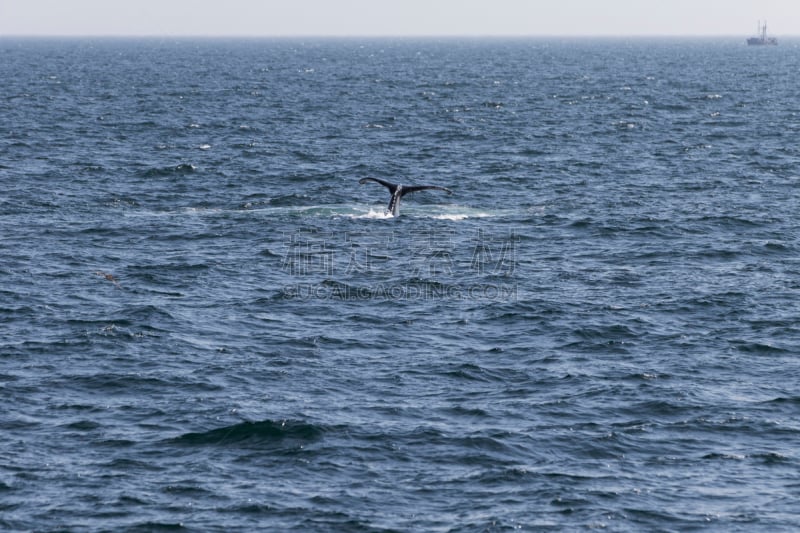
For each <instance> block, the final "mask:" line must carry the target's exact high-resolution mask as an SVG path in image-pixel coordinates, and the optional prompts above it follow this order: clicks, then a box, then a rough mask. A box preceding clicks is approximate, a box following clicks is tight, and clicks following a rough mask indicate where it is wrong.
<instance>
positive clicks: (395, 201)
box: [358, 178, 453, 216]
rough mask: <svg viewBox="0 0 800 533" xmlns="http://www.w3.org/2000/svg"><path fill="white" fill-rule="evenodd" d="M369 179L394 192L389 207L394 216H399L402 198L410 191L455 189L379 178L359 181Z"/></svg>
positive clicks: (361, 182) (363, 180) (362, 183)
mask: <svg viewBox="0 0 800 533" xmlns="http://www.w3.org/2000/svg"><path fill="white" fill-rule="evenodd" d="M368 181H374V182H375V183H380V184H381V185H383V186H384V187H386V188H387V189H389V192H390V193H392V197H391V198H390V199H389V207H388V208H387V209H388V210H389V212H390V213H391V214H392V215H393V216H398V215H399V214H400V198H402V197H403V196H405V195H406V194H408V193H412V192H417V191H424V190H427V189H436V190H439V191H445V192H446V193H447V194H453V191H451V190H450V189H448V188H446V187H439V186H438V185H397V184H394V183H389V182H388V181H384V180H381V179H378V178H361V179H360V180H358V183H360V184H361V185H364V184H365V183H366V182H368Z"/></svg>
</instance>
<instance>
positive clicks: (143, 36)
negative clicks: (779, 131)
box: [0, 33, 798, 39]
mask: <svg viewBox="0 0 800 533" xmlns="http://www.w3.org/2000/svg"><path fill="white" fill-rule="evenodd" d="M748 37H751V35H749V34H748V35H744V34H728V33H724V34H723V33H713V34H700V33H685V34H677V33H630V34H611V33H596V34H591V33H586V34H577V33H575V34H569V33H566V34H558V33H552V34H545V33H537V34H526V33H519V34H511V33H508V34H505V33H496V34H493V33H463V34H461V33H458V34H457V33H441V34H436V33H431V34H408V33H397V34H369V33H364V34H323V33H319V34H314V33H308V34H305V33H297V34H288V33H287V34H236V33H232V34H227V33H218V34H217V33H214V34H169V33H122V34H103V33H10V34H2V35H0V39H7V38H20V39H37V38H42V39H70V38H75V39H90V38H98V39H117V38H119V39H158V38H163V39H449V38H454V39H646V38H655V39H682V38H683V39H686V38H688V39H747V38H748ZM776 37H781V38H787V37H788V38H793V37H798V35H797V34H786V35H777V36H776Z"/></svg>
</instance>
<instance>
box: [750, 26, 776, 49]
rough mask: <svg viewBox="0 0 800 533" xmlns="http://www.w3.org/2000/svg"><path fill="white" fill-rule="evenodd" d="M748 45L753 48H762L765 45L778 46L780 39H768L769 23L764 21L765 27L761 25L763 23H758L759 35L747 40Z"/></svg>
mask: <svg viewBox="0 0 800 533" xmlns="http://www.w3.org/2000/svg"><path fill="white" fill-rule="evenodd" d="M747 44H749V45H752V46H762V45H765V44H771V45H776V44H778V39H776V38H775V37H767V21H766V20H765V21H764V25H763V26H762V25H761V21H760V20H759V21H758V33H757V34H756V37H750V38H749V39H747Z"/></svg>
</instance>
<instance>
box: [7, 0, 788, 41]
mask: <svg viewBox="0 0 800 533" xmlns="http://www.w3.org/2000/svg"><path fill="white" fill-rule="evenodd" d="M760 19H767V20H768V22H769V33H770V34H772V35H775V36H781V35H800V0H0V36H2V35H168V36H180V35H209V36H237V35H241V36H245V35H246V36H285V35H297V36H301V35H326V36H331V35H336V36H350V35H352V36H357V35H378V36H379V35H386V36H393V35H732V36H748V35H750V34H752V33H755V31H756V24H757V21H758V20H760Z"/></svg>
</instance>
